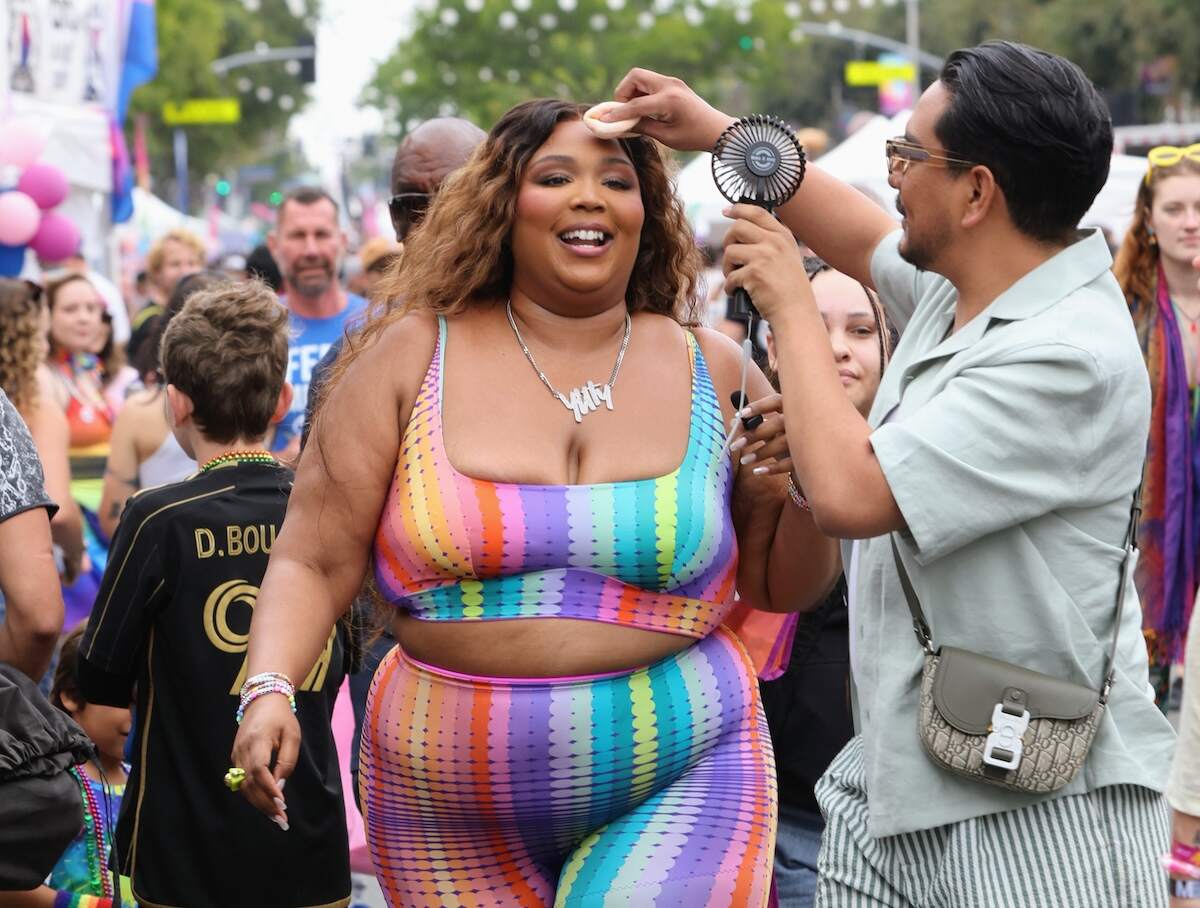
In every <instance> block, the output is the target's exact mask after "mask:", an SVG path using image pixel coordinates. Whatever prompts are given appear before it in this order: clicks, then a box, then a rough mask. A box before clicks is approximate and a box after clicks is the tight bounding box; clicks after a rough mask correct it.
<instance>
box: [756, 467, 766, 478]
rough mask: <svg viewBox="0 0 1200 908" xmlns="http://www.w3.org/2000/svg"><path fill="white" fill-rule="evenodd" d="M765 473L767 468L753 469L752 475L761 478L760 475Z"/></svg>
mask: <svg viewBox="0 0 1200 908" xmlns="http://www.w3.org/2000/svg"><path fill="white" fill-rule="evenodd" d="M766 472H767V468H766V467H755V468H754V475H755V476H762V475H764V474H765V473H766Z"/></svg>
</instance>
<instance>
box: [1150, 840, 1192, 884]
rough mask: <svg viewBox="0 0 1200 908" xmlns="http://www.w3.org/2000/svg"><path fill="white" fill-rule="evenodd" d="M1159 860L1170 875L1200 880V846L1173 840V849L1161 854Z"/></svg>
mask: <svg viewBox="0 0 1200 908" xmlns="http://www.w3.org/2000/svg"><path fill="white" fill-rule="evenodd" d="M1158 860H1159V863H1160V864H1162V868H1163V870H1165V871H1166V872H1167V874H1168V875H1169V876H1173V877H1184V878H1185V879H1189V880H1200V848H1195V847H1193V846H1191V845H1187V844H1184V843H1183V842H1173V843H1172V844H1171V850H1170V851H1168V852H1166V853H1165V854H1163V855H1161V856H1160V857H1159V859H1158Z"/></svg>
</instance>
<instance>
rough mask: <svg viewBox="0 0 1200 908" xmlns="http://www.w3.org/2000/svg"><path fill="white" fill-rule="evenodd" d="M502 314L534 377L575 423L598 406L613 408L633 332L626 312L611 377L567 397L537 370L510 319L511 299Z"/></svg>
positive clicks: (531, 355)
mask: <svg viewBox="0 0 1200 908" xmlns="http://www.w3.org/2000/svg"><path fill="white" fill-rule="evenodd" d="M505 311H506V312H507V313H508V323H509V325H511V326H512V329H513V334H515V335H516V336H517V343H518V344H520V345H521V352H522V353H524V354H525V358H526V359H527V360H529V365H531V366H533V371H534V372H536V373H537V377H538V378H540V379H541V380H542V384H543V385H545V386H546V388H547V389H548V390H549V391H550V394H551V396H553V397H554V398H556V399H557V400H558V401H559V403H561V404H562V405H563V406H564V407H566V408H567V409H568V410H570V411H571V413H572V414H574V416H575V422H577V423H579V422H583V418H584V417H585V416H587V415H588V414H589V413H591V412H592V411H593V410H599V409H600V404H604V405H605V406H606V407H608V409H610V410H611V409H612V408H613V398H612V389H613V385H615V384H616V383H617V373H618V372H620V371H621V362H622V360H624V359H625V351H626V349H628V347H629V334H630V332H631V331H632V330H633V319H631V318H630V317H629V313H628V312H626V313H625V336H624V337H623V338H621V348H620V349H619V350H618V351H617V361H616V362H615V363H613V369H612V375H610V376H609V377H608V381H607V382H605V383H604V384H603V385H599V386H597V384H596V383H595V382H594V381H589V382H588V383H587V384H586V385H580V386H579V387H578V388H572V389H571V394H570V395H569V396H568V395H566V394H563V393H562V392H561V391H558V390H556V389H555V387H554V385H552V384H550V379H548V378H546V373H545V372H543V371H542V370H541V369H539V368H538V364H537V361H536V360H535V359H534V358H533V354H532V353H531V352H530V351H529V347H528V346H527V345H526V343H525V339H524V338H523V337H521V331H520V329H519V328H518V327H517V322H516V319H514V318H513V311H512V300H511V299H510V300H509V301H508V303H507V304H506V305H505Z"/></svg>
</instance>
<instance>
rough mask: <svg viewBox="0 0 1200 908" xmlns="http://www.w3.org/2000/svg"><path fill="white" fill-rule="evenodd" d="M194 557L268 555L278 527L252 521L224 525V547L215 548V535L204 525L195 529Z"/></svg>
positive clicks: (272, 546) (273, 545)
mask: <svg viewBox="0 0 1200 908" xmlns="http://www.w3.org/2000/svg"><path fill="white" fill-rule="evenodd" d="M195 532H196V557H197V558H212V557H213V556H214V555H215V556H216V557H218V558H224V557H225V556H227V555H228V556H231V557H233V556H237V555H257V554H259V553H260V552H261V553H262V554H264V555H270V554H271V549H272V548H274V547H275V535H276V534H277V533H278V532H279V528H278V527H277V526H275V524H273V523H252V524H250V525H249V526H236V525H231V526H227V527H225V547H224V548H222V549H219V548H217V535H216V533H214V532H213V531H212V530H210V529H207V528H205V527H198V528H197V529H196V531H195Z"/></svg>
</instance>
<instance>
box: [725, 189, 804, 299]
mask: <svg viewBox="0 0 1200 908" xmlns="http://www.w3.org/2000/svg"><path fill="white" fill-rule="evenodd" d="M725 214H726V216H727V217H730V218H733V226H732V227H730V228H729V231H728V232H727V233H726V234H725V259H724V264H723V267H724V270H725V292H726V293H729V294H732V293H733V291H734V290H735V289H737V288H738V287H741V288H743V289H744V290H745V291H746V292H747V293H749V294H750V298H751V299H752V300H753V301H754V308H755V309H757V310H758V312H759V315H761V316H762V317H763V318H765V319H766V320H767V321H769V322H773V321H776V320H777V319H778V318H780V316H782V315H783V314H784V312H785V311H786V309H787V308H788V306H790V305H792V304H793V301H794V300H796V299H797V298H800V297H803V296H808V297H811V296H812V291H811V290H810V289H809V284H808V275H807V274H805V272H804V257H803V256H802V255H801V254H800V247H799V246H798V245H796V238H795V237H794V236H792V232H791V231H790V230H788V229H787V227H785V226H784V225H783V224H782V223H780V222H779V221H777V220H775V218H774V217H773V216H772V215H771V214H769V213H768V212H767V211H766V210H765V209H763V208H759V207H758V206H757V205H734V206H733V207H731V208H727V209H725Z"/></svg>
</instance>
